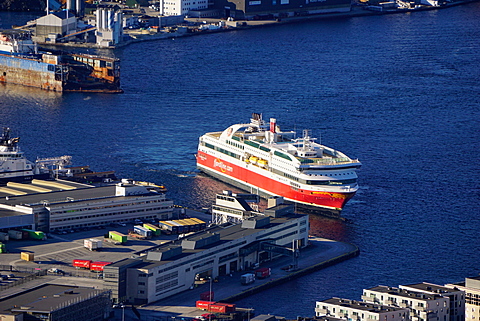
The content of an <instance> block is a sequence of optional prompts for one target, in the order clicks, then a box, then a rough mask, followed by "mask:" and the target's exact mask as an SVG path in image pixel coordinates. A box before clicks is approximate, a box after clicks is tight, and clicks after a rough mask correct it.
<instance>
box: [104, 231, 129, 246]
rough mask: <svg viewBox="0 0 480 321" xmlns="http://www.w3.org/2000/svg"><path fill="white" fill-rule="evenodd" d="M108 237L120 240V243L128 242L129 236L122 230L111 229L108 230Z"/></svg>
mask: <svg viewBox="0 0 480 321" xmlns="http://www.w3.org/2000/svg"><path fill="white" fill-rule="evenodd" d="M108 237H109V238H111V239H112V240H114V241H116V242H118V243H122V244H123V243H127V236H126V235H125V234H122V233H120V232H116V231H110V232H108Z"/></svg>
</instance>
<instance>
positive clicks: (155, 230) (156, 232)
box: [143, 223, 162, 236]
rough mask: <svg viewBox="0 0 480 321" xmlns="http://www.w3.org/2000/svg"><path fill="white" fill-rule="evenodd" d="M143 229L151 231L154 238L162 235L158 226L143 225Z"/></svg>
mask: <svg viewBox="0 0 480 321" xmlns="http://www.w3.org/2000/svg"><path fill="white" fill-rule="evenodd" d="M143 227H144V228H148V229H149V230H151V231H152V233H153V235H154V236H159V235H160V234H162V229H161V228H160V227H158V226H155V225H153V224H148V223H145V224H143Z"/></svg>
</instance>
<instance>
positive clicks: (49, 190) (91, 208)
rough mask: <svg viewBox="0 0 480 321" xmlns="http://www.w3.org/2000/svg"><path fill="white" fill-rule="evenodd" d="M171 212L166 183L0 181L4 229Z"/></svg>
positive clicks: (64, 226) (91, 223)
mask: <svg viewBox="0 0 480 321" xmlns="http://www.w3.org/2000/svg"><path fill="white" fill-rule="evenodd" d="M172 217H173V201H172V200H169V199H167V198H166V196H165V193H164V188H163V187H161V186H157V185H154V184H150V183H144V182H135V181H133V180H125V179H124V180H122V182H121V183H117V184H109V185H104V186H93V185H86V184H80V183H75V182H71V181H64V180H56V181H47V180H35V179H34V180H32V182H31V183H8V184H7V186H6V187H0V226H1V232H7V231H8V230H17V229H22V228H23V229H33V230H38V231H43V232H52V231H61V230H70V229H78V228H91V227H96V226H103V225H105V224H106V222H108V223H122V222H129V221H133V220H135V219H144V220H169V219H171V218H172Z"/></svg>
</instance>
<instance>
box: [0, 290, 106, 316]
mask: <svg viewBox="0 0 480 321" xmlns="http://www.w3.org/2000/svg"><path fill="white" fill-rule="evenodd" d="M103 292H105V290H98V289H93V288H83V287H76V286H67V285H57V284H44V285H41V286H39V287H36V288H33V289H30V290H27V291H24V292H21V293H16V294H14V295H12V296H10V297H7V298H4V299H2V300H0V313H7V314H8V313H10V311H11V310H12V309H13V310H14V311H16V312H20V311H24V312H27V311H29V312H32V311H34V312H39V313H50V312H51V311H52V310H56V309H58V307H59V306H61V305H64V304H67V303H68V302H69V301H72V300H85V299H88V298H90V297H92V295H95V294H100V293H103Z"/></svg>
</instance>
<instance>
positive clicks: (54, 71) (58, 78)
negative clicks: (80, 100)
mask: <svg viewBox="0 0 480 321" xmlns="http://www.w3.org/2000/svg"><path fill="white" fill-rule="evenodd" d="M0 83H12V84H18V85H24V86H30V87H37V88H41V89H44V90H49V91H57V92H99V93H122V92H123V90H122V89H121V88H120V63H119V60H118V59H116V58H110V57H100V56H94V55H86V54H52V53H50V52H43V53H42V52H38V50H37V46H36V44H35V43H34V42H33V41H32V39H31V35H30V34H29V33H26V32H22V31H18V30H3V31H1V32H0Z"/></svg>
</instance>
